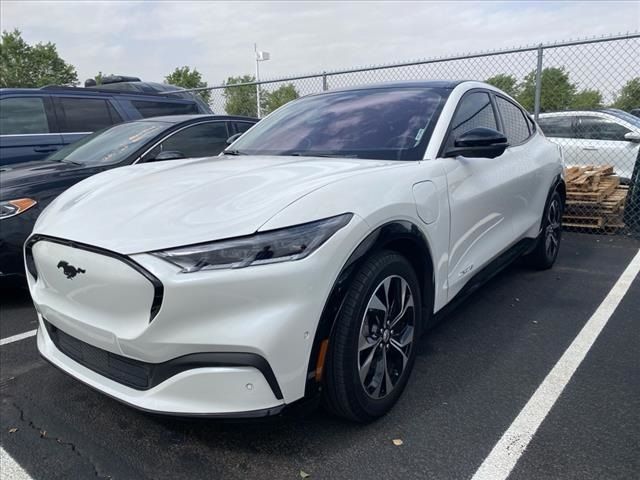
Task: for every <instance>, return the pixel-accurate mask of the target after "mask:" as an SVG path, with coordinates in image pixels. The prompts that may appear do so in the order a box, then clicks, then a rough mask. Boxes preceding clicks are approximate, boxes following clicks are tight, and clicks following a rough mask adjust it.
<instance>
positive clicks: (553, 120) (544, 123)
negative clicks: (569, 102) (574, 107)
mask: <svg viewBox="0 0 640 480" xmlns="http://www.w3.org/2000/svg"><path fill="white" fill-rule="evenodd" d="M538 125H540V128H541V129H542V131H543V132H544V134H545V135H546V136H547V137H555V138H575V132H574V131H573V117H570V116H562V117H545V118H538Z"/></svg>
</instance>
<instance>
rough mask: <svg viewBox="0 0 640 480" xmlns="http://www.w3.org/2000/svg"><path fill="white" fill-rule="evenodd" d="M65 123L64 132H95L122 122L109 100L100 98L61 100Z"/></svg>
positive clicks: (68, 98)
mask: <svg viewBox="0 0 640 480" xmlns="http://www.w3.org/2000/svg"><path fill="white" fill-rule="evenodd" d="M58 101H59V102H60V103H59V105H60V108H61V109H62V112H63V117H64V119H65V123H66V124H63V126H62V128H61V130H60V131H62V132H95V131H96V130H101V129H103V128H105V127H109V126H111V125H114V124H116V123H120V122H122V118H121V117H120V115H118V112H116V111H115V110H114V108H113V107H112V106H111V104H110V103H109V102H108V101H107V100H102V99H99V98H71V97H62V98H59V99H58Z"/></svg>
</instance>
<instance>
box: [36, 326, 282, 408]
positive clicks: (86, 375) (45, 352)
mask: <svg viewBox="0 0 640 480" xmlns="http://www.w3.org/2000/svg"><path fill="white" fill-rule="evenodd" d="M37 341H38V350H39V351H40V354H41V355H42V356H43V357H44V358H45V359H46V360H48V361H49V362H50V363H52V364H53V365H55V366H56V367H58V368H59V369H61V370H62V371H64V372H66V373H68V374H70V375H72V376H73V377H75V378H76V379H78V380H80V381H81V382H83V383H85V384H86V385H88V386H90V387H92V388H95V389H96V390H99V391H100V392H102V393H104V394H106V395H108V396H110V397H112V398H114V399H116V400H118V401H120V402H123V403H125V404H127V405H130V406H132V407H134V408H138V409H141V410H144V411H148V412H154V413H162V414H170V415H181V416H184V415H198V416H200V415H201V416H214V417H215V416H229V415H231V416H233V417H254V416H255V417H260V416H269V415H275V414H278V413H280V411H281V410H282V408H283V407H284V401H283V400H282V399H280V400H278V399H277V398H276V397H275V394H274V392H273V389H272V387H271V386H270V385H269V383H268V382H267V380H266V378H265V376H264V375H263V373H262V372H261V371H260V370H258V369H257V368H255V367H250V366H228V367H200V368H193V369H186V370H183V371H181V372H179V373H177V374H175V375H172V376H170V377H168V378H166V379H164V380H163V381H162V382H160V383H158V384H157V385H154V386H152V387H151V388H148V389H138V388H132V387H130V386H126V385H124V384H123V383H121V381H114V380H111V379H109V378H107V377H106V376H104V375H102V374H100V373H97V372H96V371H94V369H92V368H89V367H88V366H85V365H86V362H83V363H79V362H78V361H75V360H74V359H73V358H72V357H71V356H69V355H66V354H65V353H63V352H62V351H61V350H60V349H59V348H58V346H56V344H55V343H54V341H53V339H52V334H51V328H47V326H46V324H45V320H43V319H42V317H40V328H39V329H38V336H37Z"/></svg>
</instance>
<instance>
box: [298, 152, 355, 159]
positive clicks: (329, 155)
mask: <svg viewBox="0 0 640 480" xmlns="http://www.w3.org/2000/svg"><path fill="white" fill-rule="evenodd" d="M287 155H291V156H292V157H325V158H358V155H356V154H354V153H352V154H348V153H316V152H293V153H288V154H287Z"/></svg>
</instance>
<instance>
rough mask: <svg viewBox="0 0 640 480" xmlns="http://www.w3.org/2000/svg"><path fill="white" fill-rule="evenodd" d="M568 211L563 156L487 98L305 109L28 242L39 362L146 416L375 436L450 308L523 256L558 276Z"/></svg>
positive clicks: (88, 193)
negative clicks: (289, 411)
mask: <svg viewBox="0 0 640 480" xmlns="http://www.w3.org/2000/svg"><path fill="white" fill-rule="evenodd" d="M564 197H565V186H564V181H563V165H562V157H561V152H560V150H559V147H558V146H557V145H555V144H553V143H551V142H549V141H548V140H547V139H546V138H545V137H544V136H543V135H542V134H541V133H540V131H539V129H538V128H537V126H536V124H535V123H534V122H533V121H532V120H531V119H530V118H529V116H528V115H527V114H526V113H525V111H524V110H523V109H522V108H521V107H520V106H519V105H518V104H517V103H516V102H514V100H513V99H511V98H510V97H508V96H507V95H505V94H504V93H502V92H501V91H500V90H497V89H495V88H494V87H491V86H489V85H487V84H484V83H479V82H426V81H425V82H413V83H400V84H388V85H378V86H369V87H360V88H353V89H349V90H341V91H332V92H326V93H322V94H319V95H312V96H308V97H304V98H301V99H298V100H296V101H293V102H291V103H289V104H287V105H286V106H284V107H282V108H280V109H279V110H277V111H276V112H274V113H273V114H271V115H269V116H268V117H267V118H265V119H264V120H262V121H261V122H260V123H258V124H257V125H256V126H254V127H253V128H251V129H250V130H249V131H248V132H247V133H245V134H244V136H243V137H242V138H240V139H239V140H237V141H236V142H235V143H234V144H233V145H231V146H230V147H229V148H227V150H226V151H225V153H224V154H223V155H222V156H220V157H216V158H207V159H196V160H175V161H166V162H159V163H151V164H145V165H139V166H132V167H124V168H119V169H115V170H111V171H108V172H105V173H102V174H99V175H96V176H94V177H92V178H89V179H87V180H85V181H83V182H81V183H79V184H77V185H75V186H73V187H72V188H70V189H69V190H67V191H66V192H65V193H63V194H62V195H60V196H59V197H58V198H57V199H56V200H54V201H53V202H52V203H51V204H50V206H49V207H48V208H47V209H46V210H45V211H44V212H43V213H42V214H41V216H40V217H39V219H38V221H37V223H36V225H35V227H34V231H33V234H32V235H31V237H30V238H29V239H28V240H27V242H26V244H25V262H26V268H27V271H28V272H29V273H28V277H29V287H30V291H31V295H32V297H33V300H34V303H35V305H36V308H37V311H38V316H39V321H40V328H39V331H38V337H37V338H38V348H39V350H40V352H41V354H42V355H43V356H44V358H46V359H47V360H49V361H50V362H51V363H52V364H54V365H55V366H57V367H59V368H60V369H62V370H64V371H65V372H67V373H69V374H71V375H72V376H74V377H75V378H77V379H78V380H80V381H82V382H84V383H86V384H87V385H90V386H91V387H94V388H96V389H98V390H100V391H101V392H104V393H105V394H107V395H109V396H111V397H114V398H116V399H118V400H120V401H122V402H125V403H127V404H129V405H132V406H134V407H137V408H140V409H144V410H148V411H153V412H160V413H171V414H178V415H209V416H234V417H238V416H265V415H275V414H279V413H280V412H282V411H283V409H285V407H287V406H291V405H292V404H297V405H301V404H305V403H306V402H299V401H301V400H309V401H311V400H318V399H323V400H324V403H325V404H326V406H327V407H328V408H329V409H330V410H331V411H333V412H334V413H336V414H338V415H340V416H343V417H346V418H349V419H353V420H357V421H368V420H371V419H374V418H376V417H378V416H381V415H383V414H384V413H385V412H387V411H388V410H389V409H390V408H391V407H392V405H393V404H394V403H395V402H396V400H397V399H398V397H399V396H400V395H401V393H402V391H403V389H404V387H405V385H406V383H407V380H408V378H409V374H410V372H411V369H412V366H413V363H414V359H415V355H416V343H417V340H418V337H419V335H420V333H421V332H422V331H424V330H425V328H426V327H428V326H429V325H430V324H432V323H433V322H434V321H435V320H436V319H437V318H439V317H440V316H441V314H442V312H443V311H445V310H443V309H444V307H445V306H447V305H451V304H452V302H453V301H454V300H456V299H459V298H461V297H462V296H463V295H464V294H465V293H466V292H469V291H471V290H472V289H474V288H475V287H477V286H478V285H479V284H480V283H481V282H482V281H483V280H486V279H487V278H488V276H489V275H491V274H492V273H494V272H495V270H496V269H498V268H501V267H502V266H504V265H505V264H506V263H508V262H509V261H510V260H512V259H514V258H516V257H517V256H520V255H523V254H524V255H525V256H526V259H527V261H528V262H529V263H530V264H531V265H532V266H534V267H536V268H540V269H544V268H549V267H551V265H552V264H553V263H554V261H555V259H556V255H557V253H558V248H559V242H560V234H561V226H560V221H561V215H562V209H563V205H564ZM436 314H438V315H436ZM314 403H315V402H314Z"/></svg>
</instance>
